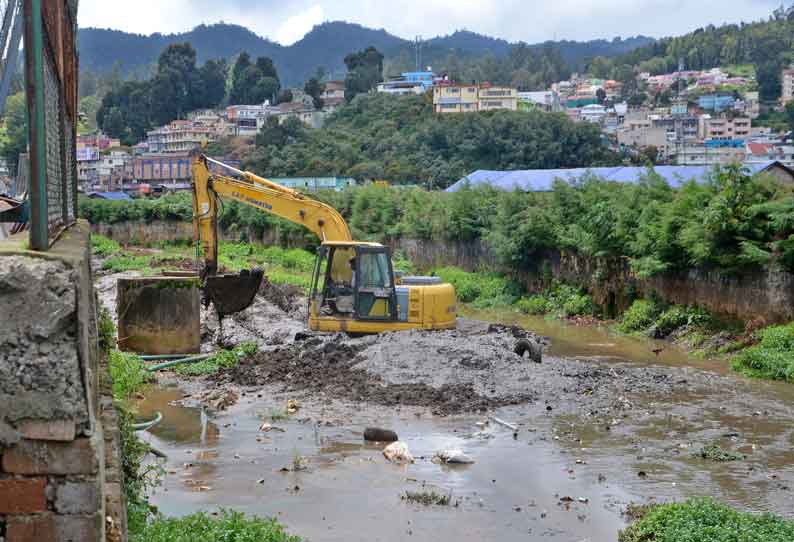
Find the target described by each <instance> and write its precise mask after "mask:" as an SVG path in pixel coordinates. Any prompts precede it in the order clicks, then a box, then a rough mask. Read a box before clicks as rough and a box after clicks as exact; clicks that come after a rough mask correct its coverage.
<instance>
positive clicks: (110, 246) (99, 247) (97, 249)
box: [91, 234, 121, 256]
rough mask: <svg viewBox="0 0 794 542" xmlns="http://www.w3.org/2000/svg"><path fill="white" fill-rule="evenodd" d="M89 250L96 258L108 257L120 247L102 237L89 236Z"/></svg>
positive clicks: (111, 240) (96, 235)
mask: <svg viewBox="0 0 794 542" xmlns="http://www.w3.org/2000/svg"><path fill="white" fill-rule="evenodd" d="M91 249H92V251H93V252H94V254H96V255H97V256H110V255H111V254H116V253H117V252H119V251H120V250H121V245H119V244H118V243H117V242H116V241H114V240H113V239H110V238H109V237H105V236H104V235H99V234H91Z"/></svg>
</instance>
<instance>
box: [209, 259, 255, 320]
mask: <svg viewBox="0 0 794 542" xmlns="http://www.w3.org/2000/svg"><path fill="white" fill-rule="evenodd" d="M264 276H265V273H264V271H263V270H262V269H252V270H247V269H244V270H243V271H240V274H239V275H211V276H209V277H207V278H206V280H205V282H204V295H205V301H212V304H213V305H215V310H216V311H217V312H218V316H220V317H221V318H223V317H224V316H228V315H230V314H234V313H236V312H240V311H241V310H244V309H246V308H248V307H249V306H251V303H253V302H254V297H256V293H257V292H258V291H259V286H260V285H261V284H262V278H263V277H264Z"/></svg>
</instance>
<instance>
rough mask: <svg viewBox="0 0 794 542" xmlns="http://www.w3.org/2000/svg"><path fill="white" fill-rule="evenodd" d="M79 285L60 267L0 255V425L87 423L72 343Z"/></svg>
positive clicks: (53, 262)
mask: <svg viewBox="0 0 794 542" xmlns="http://www.w3.org/2000/svg"><path fill="white" fill-rule="evenodd" d="M85 278H89V277H85ZM80 283H81V275H80V273H79V272H78V271H77V270H75V269H74V268H72V267H70V266H69V265H67V264H66V263H63V262H61V261H57V260H45V259H39V258H33V257H28V256H18V255H3V254H0V322H2V325H0V405H3V407H2V409H0V419H4V420H5V421H8V422H11V423H12V425H14V424H15V423H16V422H18V421H22V420H51V419H56V420H57V419H61V420H66V419H73V420H75V421H76V422H77V423H84V422H86V421H87V420H88V405H87V404H86V394H85V388H84V384H83V380H82V378H83V377H82V370H81V368H80V353H79V345H78V341H77V340H76V338H75V337H76V335H77V333H78V328H79V319H78V314H77V313H78V311H77V309H78V307H77V305H78V303H77V290H78V284H80ZM87 287H89V288H90V283H89V284H88V286H87Z"/></svg>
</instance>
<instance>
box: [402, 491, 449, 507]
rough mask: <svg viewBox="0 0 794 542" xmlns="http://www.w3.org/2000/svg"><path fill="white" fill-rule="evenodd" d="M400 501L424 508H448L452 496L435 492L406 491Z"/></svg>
mask: <svg viewBox="0 0 794 542" xmlns="http://www.w3.org/2000/svg"><path fill="white" fill-rule="evenodd" d="M402 499H403V500H404V501H406V502H411V503H416V504H422V505H424V506H432V505H438V506H449V503H450V502H451V501H452V494H451V493H450V494H448V495H444V494H443V493H438V492H437V491H435V490H429V491H406V492H405V494H404V495H403V496H402Z"/></svg>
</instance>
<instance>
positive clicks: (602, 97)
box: [596, 88, 607, 105]
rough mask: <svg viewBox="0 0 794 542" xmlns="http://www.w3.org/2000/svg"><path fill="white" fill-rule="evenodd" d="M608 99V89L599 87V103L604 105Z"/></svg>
mask: <svg viewBox="0 0 794 542" xmlns="http://www.w3.org/2000/svg"><path fill="white" fill-rule="evenodd" d="M606 99H607V91H606V90H604V89H603V88H599V89H598V90H596V100H598V103H600V104H602V105H603V103H604V102H605V101H606Z"/></svg>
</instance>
